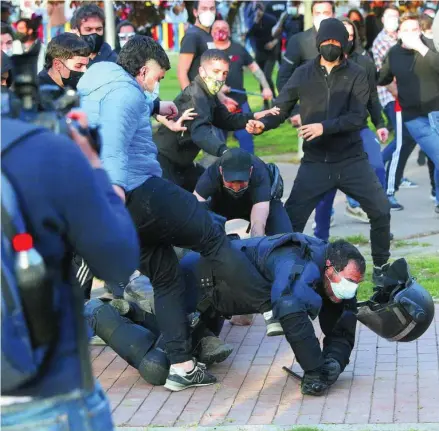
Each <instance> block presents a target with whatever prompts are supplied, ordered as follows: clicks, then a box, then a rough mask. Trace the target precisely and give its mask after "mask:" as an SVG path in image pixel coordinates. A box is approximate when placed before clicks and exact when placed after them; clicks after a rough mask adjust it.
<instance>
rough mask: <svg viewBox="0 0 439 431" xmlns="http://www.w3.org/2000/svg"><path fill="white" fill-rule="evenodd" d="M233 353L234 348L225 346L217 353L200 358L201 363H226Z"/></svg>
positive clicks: (228, 345)
mask: <svg viewBox="0 0 439 431" xmlns="http://www.w3.org/2000/svg"><path fill="white" fill-rule="evenodd" d="M232 352H233V346H231V345H230V344H225V345H224V346H221V347H220V348H219V349H217V350H216V351H214V352H212V353H209V354H205V355H203V356H200V358H199V359H200V362H202V363H203V364H206V365H212V364H219V363H220V362H223V361H225V360H226V359H227V358H228V357H229V356H230V355H231V353H232Z"/></svg>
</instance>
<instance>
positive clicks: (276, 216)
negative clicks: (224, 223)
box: [211, 200, 293, 235]
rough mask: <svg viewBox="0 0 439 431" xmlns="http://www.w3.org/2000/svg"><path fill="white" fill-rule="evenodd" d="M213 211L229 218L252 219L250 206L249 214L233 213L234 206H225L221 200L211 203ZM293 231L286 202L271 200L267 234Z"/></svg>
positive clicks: (266, 228) (266, 226)
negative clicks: (285, 205)
mask: <svg viewBox="0 0 439 431" xmlns="http://www.w3.org/2000/svg"><path fill="white" fill-rule="evenodd" d="M211 208H212V211H214V212H216V213H218V214H220V215H222V216H223V217H225V218H226V219H227V220H234V219H243V220H247V221H250V212H251V208H249V211H248V214H242V213H240V214H233V209H232V208H224V207H222V206H221V203H220V202H215V201H213V202H212V204H211ZM287 232H293V227H292V226H291V221H290V218H289V217H288V214H287V212H286V210H285V207H284V204H283V203H282V201H280V200H272V201H270V212H269V214H268V218H267V224H266V225H265V235H276V234H278V233H287Z"/></svg>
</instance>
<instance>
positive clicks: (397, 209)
mask: <svg viewBox="0 0 439 431" xmlns="http://www.w3.org/2000/svg"><path fill="white" fill-rule="evenodd" d="M403 209H404V207H401V208H390V211H402V210H403Z"/></svg>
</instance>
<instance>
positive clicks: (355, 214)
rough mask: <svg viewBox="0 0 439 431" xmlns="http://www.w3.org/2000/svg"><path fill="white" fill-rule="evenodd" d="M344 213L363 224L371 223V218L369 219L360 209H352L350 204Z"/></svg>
mask: <svg viewBox="0 0 439 431" xmlns="http://www.w3.org/2000/svg"><path fill="white" fill-rule="evenodd" d="M344 213H345V215H347V216H348V217H350V218H353V219H355V220H358V221H361V222H363V223H369V217H367V214H366V213H365V212H364V211H363V210H362V209H361V208H360V207H357V208H352V207H351V206H350V205H349V204H347V205H346V208H345V212H344Z"/></svg>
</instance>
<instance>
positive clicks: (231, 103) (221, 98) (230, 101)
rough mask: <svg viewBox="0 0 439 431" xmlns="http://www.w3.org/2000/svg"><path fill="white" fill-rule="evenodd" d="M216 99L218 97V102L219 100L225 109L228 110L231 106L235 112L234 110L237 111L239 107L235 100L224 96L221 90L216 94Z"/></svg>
mask: <svg viewBox="0 0 439 431" xmlns="http://www.w3.org/2000/svg"><path fill="white" fill-rule="evenodd" d="M217 97H218V100H219V101H220V102H221V103H222V104H223V105H226V107H227V109H229V108H230V107H231V106H233V107H234V108H235V111H236V109H237V108H238V106H239V103H238V102H237V101H236V100H233V99H232V98H230V97H228V96H226V95H225V94H224V93H223V91H222V89H221V91H220V92H219V93H218V94H217ZM229 111H230V109H229Z"/></svg>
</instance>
